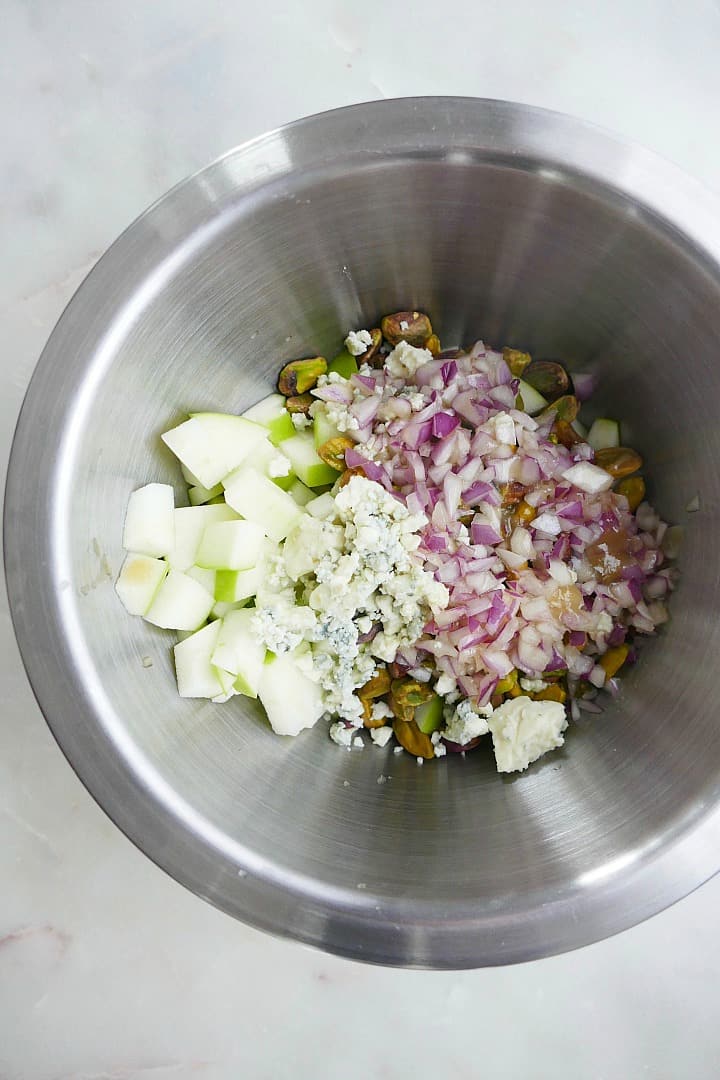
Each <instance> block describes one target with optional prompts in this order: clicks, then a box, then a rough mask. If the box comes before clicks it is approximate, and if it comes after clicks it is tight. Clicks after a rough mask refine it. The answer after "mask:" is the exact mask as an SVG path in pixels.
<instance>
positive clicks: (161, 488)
mask: <svg viewBox="0 0 720 1080" xmlns="http://www.w3.org/2000/svg"><path fill="white" fill-rule="evenodd" d="M174 509H175V493H174V491H173V489H172V487H171V486H170V484H146V485H145V487H141V488H138V490H137V491H133V493H132V495H131V496H130V498H129V499H128V505H127V512H126V514H125V528H124V530H123V547H124V548H125V550H126V551H134V552H137V554H138V555H150V556H151V557H152V558H159V557H160V556H162V555H167V554H168V553H169V552H170V551H172V548H173V544H174V542H175V525H174V520H173V511H174Z"/></svg>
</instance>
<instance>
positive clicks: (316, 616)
mask: <svg viewBox="0 0 720 1080" xmlns="http://www.w3.org/2000/svg"><path fill="white" fill-rule="evenodd" d="M425 524H426V519H425V517H424V516H423V515H422V514H419V515H412V514H410V512H409V511H408V509H407V508H406V507H405V506H404V504H403V503H401V502H400V501H399V500H398V499H396V498H394V497H393V496H392V495H391V494H389V492H387V491H386V490H385V488H383V487H382V486H381V485H380V484H377V483H375V482H374V481H372V480H368V479H366V478H365V477H363V476H353V477H352V478H351V479H350V481H349V482H348V483H347V484H346V485H345V486H344V487H343V488H341V489H340V491H338V493H337V495H336V496H335V499H334V514H333V515H332V517H331V518H329V519H327V520H318V519H317V518H313V517H312V516H310V515H306V516H304V517H303V518H302V519H301V520H300V522H299V523H298V525H297V526H296V528H295V529H294V530H293V531H292V532H291V534H290V535H289V536H288V538H287V540H286V542H285V545H284V548H282V549H280V554H279V555H278V556H276V557H274V558H272V559H270V560H269V565H268V571H267V573H266V575H265V578H264V581H263V585H262V587H261V589H260V591H259V592H258V596H257V598H256V607H257V612H256V615H255V618H254V620H253V624H254V626H255V629H256V631H257V633H258V634H259V635H260V637H261V639H262V640H263V642H264V643H265V645H266V646H267V648H269V649H271V650H272V651H273V652H278V651H287V650H289V649H292V648H295V647H296V646H297V644H298V643H299V642H300V641H305V642H306V643H307V644H308V645H309V648H310V652H311V656H312V665H313V669H314V678H315V680H316V681H317V682H318V683H319V684H320V686H321V687H322V689H323V692H324V703H325V706H326V708H327V710H328V711H329V712H331V713H334V714H335V715H337V716H340V717H341V718H342V719H344V720H348V721H350V723H351V724H353V726H354V727H361V726H362V715H363V713H362V705H361V703H360V700H359V698H358V697H357V694H356V693H355V691H356V690H357V689H358V688H359V687H360V686H363V685H364V684H365V683H366V682H368V681H369V679H371V678H372V676H373V674H374V673H375V671H376V669H377V663H378V660H383V661H386V662H390V661H392V660H394V659H395V656H396V654H397V651H398V649H401V648H402V647H403V646H407V645H410V644H411V643H412V642H413V641H415V640H416V639H417V638H418V637H419V636H420V634H421V632H422V629H423V627H424V625H425V623H426V622H427V621H428V619H429V618H430V617H431V615H434V614H437V612H439V611H441V610H442V609H443V608H444V607H446V606H447V603H448V599H449V594H448V591H447V589H446V587H445V586H444V585H443V584H441V583H440V582H437V581H435V578H434V576H433V575H432V574H431V573H429V572H427V571H425V570H423V568H422V562H421V560H420V559H419V558H418V556H417V555H416V554H415V551H416V549H417V546H418V535H417V534H418V531H419V530H420V529H421V528H422V527H423V526H424V525H425ZM375 626H376V627H379V632H378V633H377V634H376V635H375V637H374V638H373V639H372V640H369V641H360V637H361V636H363V635H365V634H367V633H369V631H370V630H371V629H372V628H373V627H375ZM378 718H380V717H378Z"/></svg>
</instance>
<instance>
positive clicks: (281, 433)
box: [243, 394, 295, 446]
mask: <svg viewBox="0 0 720 1080" xmlns="http://www.w3.org/2000/svg"><path fill="white" fill-rule="evenodd" d="M243 416H244V417H245V419H246V420H252V421H253V423H255V424H261V425H262V426H263V427H264V428H267V431H268V438H269V439H270V442H271V443H273V444H274V445H275V446H279V444H280V443H281V442H282V441H283V439H289V438H291V437H292V436H293V435H294V434H295V427H294V425H293V422H292V419H291V417H290V413H289V412H288V411H287V409H286V408H285V398H284V397H283V395H282V394H269V395H268V396H267V397H266V398H263V399H262V401H258V403H257V405H252V406H251V407H250V408H249V409H246V410H245V412H244V413H243Z"/></svg>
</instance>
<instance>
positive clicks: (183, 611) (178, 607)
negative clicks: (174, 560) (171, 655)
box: [145, 570, 215, 630]
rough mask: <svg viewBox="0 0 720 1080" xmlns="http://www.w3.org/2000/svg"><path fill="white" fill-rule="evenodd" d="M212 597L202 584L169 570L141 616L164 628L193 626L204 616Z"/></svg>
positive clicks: (211, 603)
mask: <svg viewBox="0 0 720 1080" xmlns="http://www.w3.org/2000/svg"><path fill="white" fill-rule="evenodd" d="M214 603H215V598H214V597H213V596H212V595H211V594H210V593H208V591H207V589H204V588H203V587H202V585H201V584H200V583H199V582H198V581H195V580H194V579H193V578H191V577H189V576H188V575H187V574H183V573H181V571H179V570H171V571H170V572H169V573H168V575H167V577H165V578H164V580H163V581H162V583H161V585H160V588H159V589H158V591H157V592H156V593H155V596H154V598H153V602H152V604H151V605H150V607H149V609H148V611H147V612H146V613H145V618H146V619H147V621H148V622H151V623H153V624H154V625H155V626H161V627H163V629H165V630H197V629H198V627H200V626H202V624H203V623H204V622H205V620H206V619H207V617H208V615H209V614H210V611H211V609H212V606H213V604H214Z"/></svg>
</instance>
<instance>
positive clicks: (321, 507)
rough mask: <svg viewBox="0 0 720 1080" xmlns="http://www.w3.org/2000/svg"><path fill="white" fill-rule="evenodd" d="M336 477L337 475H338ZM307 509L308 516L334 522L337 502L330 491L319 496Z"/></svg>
mask: <svg viewBox="0 0 720 1080" xmlns="http://www.w3.org/2000/svg"><path fill="white" fill-rule="evenodd" d="M335 475H337V473H336V474H335ZM305 509H306V511H307V512H308V514H312V516H313V517H315V518H324V519H326V520H332V518H334V517H335V515H336V513H337V507H336V506H335V500H334V498H333V497H332V495H331V494H330V492H329V491H325V492H323V494H322V495H317V496H316V497H315V498H314V499H312V500H311V502H309V503H308V504H307V506H306V507H305Z"/></svg>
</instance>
